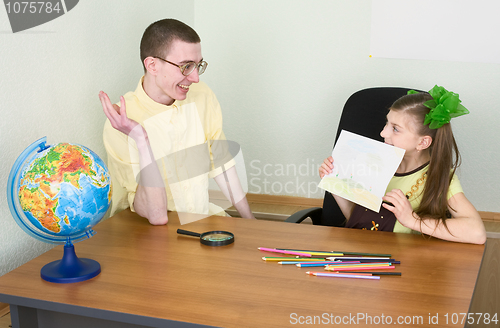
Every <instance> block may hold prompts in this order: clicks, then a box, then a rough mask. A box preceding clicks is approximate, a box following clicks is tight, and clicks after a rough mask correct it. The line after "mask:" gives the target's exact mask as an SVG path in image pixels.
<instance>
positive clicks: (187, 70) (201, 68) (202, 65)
mask: <svg viewBox="0 0 500 328" xmlns="http://www.w3.org/2000/svg"><path fill="white" fill-rule="evenodd" d="M153 58H158V59H161V60H163V61H164V62H166V63H169V64H171V65H174V66H177V67H179V68H180V69H181V73H182V75H184V76H188V75H189V74H191V73H193V71H194V69H195V68H197V69H198V75H201V74H203V73H204V72H205V70H206V69H207V66H208V63H207V62H206V61H204V60H202V61H201V62H199V63H195V62H193V61H190V62H187V63H186V64H184V65H177V64H175V63H172V62H171V61H168V60H166V59H163V58H161V57H156V56H154V57H153Z"/></svg>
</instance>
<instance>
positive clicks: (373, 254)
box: [276, 248, 391, 257]
mask: <svg viewBox="0 0 500 328" xmlns="http://www.w3.org/2000/svg"><path fill="white" fill-rule="evenodd" d="M276 249H280V250H287V251H294V252H306V253H307V252H321V253H343V254H344V255H360V256H384V257H391V254H376V253H360V252H344V251H315V250H304V249H292V248H276Z"/></svg>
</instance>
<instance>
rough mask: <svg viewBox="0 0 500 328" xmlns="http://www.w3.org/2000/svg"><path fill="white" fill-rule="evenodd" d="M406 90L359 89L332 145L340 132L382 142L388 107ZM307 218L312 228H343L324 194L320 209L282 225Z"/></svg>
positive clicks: (335, 208) (344, 112)
mask: <svg viewBox="0 0 500 328" xmlns="http://www.w3.org/2000/svg"><path fill="white" fill-rule="evenodd" d="M408 90H411V89H407V88H399V87H394V88H392V87H379V88H369V89H363V90H360V91H357V92H356V93H354V94H353V95H351V96H350V97H349V99H347V101H346V103H345V105H344V109H343V110H342V116H341V117H340V122H339V126H338V129H337V135H336V137H335V142H337V139H338V138H339V135H340V132H341V131H342V130H347V131H349V132H353V133H356V134H360V135H362V136H365V137H368V138H371V139H375V140H379V141H383V138H382V137H381V136H380V132H381V131H382V129H383V128H384V125H385V122H386V115H387V112H388V110H389V107H391V105H392V104H393V103H394V101H396V100H397V99H398V98H400V97H402V96H404V95H406V94H407V92H408ZM325 157H326V156H325ZM308 217H310V218H311V220H312V222H313V224H314V225H324V226H334V227H344V226H345V223H346V218H345V217H344V215H343V214H342V211H341V210H340V208H339V206H338V205H337V202H336V201H335V198H333V196H332V194H331V193H330V192H328V191H326V192H325V197H324V199H323V207H313V208H308V209H305V210H302V211H299V212H297V213H294V214H293V215H291V216H290V217H288V218H287V219H286V220H285V222H292V223H300V222H302V221H304V220H305V219H306V218H308Z"/></svg>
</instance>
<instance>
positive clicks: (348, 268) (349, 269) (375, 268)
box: [325, 265, 396, 271]
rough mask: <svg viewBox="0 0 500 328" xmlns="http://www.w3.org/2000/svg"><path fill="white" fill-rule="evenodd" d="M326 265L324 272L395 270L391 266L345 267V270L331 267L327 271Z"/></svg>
mask: <svg viewBox="0 0 500 328" xmlns="http://www.w3.org/2000/svg"><path fill="white" fill-rule="evenodd" d="M327 268H328V265H327V266H326V267H325V270H328V271H353V270H356V271H358V270H385V269H395V268H396V267H395V266H393V265H391V266H378V267H356V268H353V267H345V268H338V267H332V268H331V269H327Z"/></svg>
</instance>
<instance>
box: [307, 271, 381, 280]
mask: <svg viewBox="0 0 500 328" xmlns="http://www.w3.org/2000/svg"><path fill="white" fill-rule="evenodd" d="M307 274H309V275H313V276H316V277H335V278H357V279H373V280H378V279H380V276H366V275H353V274H341V273H334V274H331V273H330V274H328V273H324V272H309V271H308V272H307Z"/></svg>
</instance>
